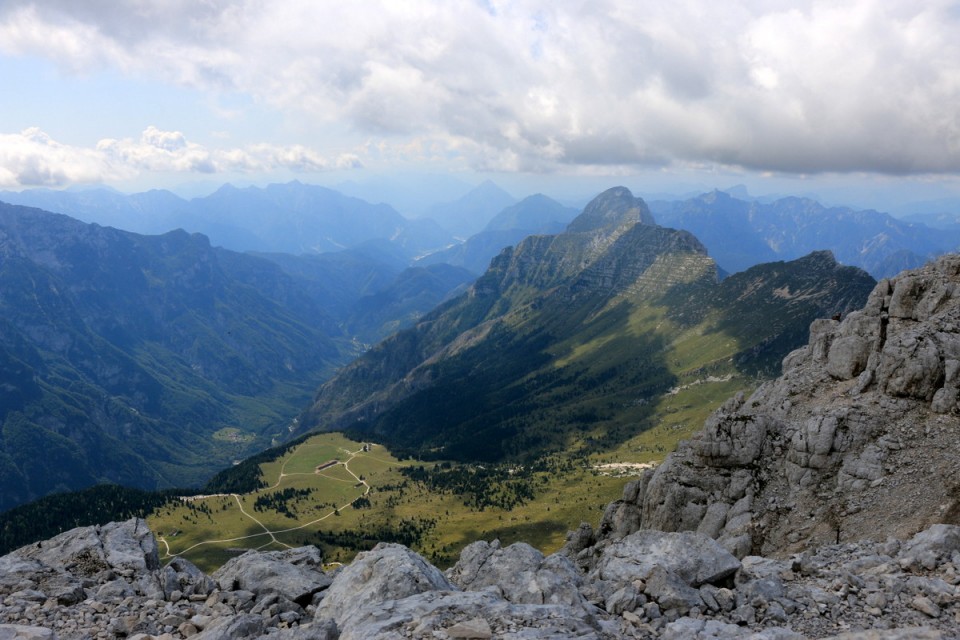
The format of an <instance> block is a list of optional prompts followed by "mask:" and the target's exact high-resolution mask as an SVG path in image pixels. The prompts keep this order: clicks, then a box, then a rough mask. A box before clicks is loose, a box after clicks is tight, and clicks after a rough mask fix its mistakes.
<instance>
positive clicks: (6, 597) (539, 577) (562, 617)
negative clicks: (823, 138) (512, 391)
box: [0, 519, 960, 640]
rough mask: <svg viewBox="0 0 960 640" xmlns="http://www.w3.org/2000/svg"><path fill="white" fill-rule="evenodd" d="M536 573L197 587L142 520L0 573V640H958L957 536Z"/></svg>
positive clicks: (532, 566) (635, 538)
mask: <svg viewBox="0 0 960 640" xmlns="http://www.w3.org/2000/svg"><path fill="white" fill-rule="evenodd" d="M591 533H592V532H591V531H589V529H588V528H586V527H585V528H582V529H581V530H579V531H577V532H574V533H572V534H571V537H570V538H571V539H570V544H568V546H567V548H566V549H565V551H564V552H561V553H557V554H554V555H550V556H546V557H545V556H544V555H543V554H542V553H540V552H539V551H537V550H536V549H534V548H533V547H530V546H529V545H527V544H524V543H517V544H514V545H511V546H508V547H505V548H502V547H501V546H500V545H499V544H498V543H497V542H493V543H489V542H483V541H481V542H475V543H473V544H471V545H469V546H468V547H467V548H466V549H464V551H463V553H462V554H461V556H460V560H459V562H457V564H456V565H455V566H454V567H452V568H451V569H449V570H448V571H446V572H445V573H444V572H442V571H440V570H439V569H437V568H436V567H434V566H432V565H430V564H429V563H428V562H427V561H426V560H424V559H423V558H422V557H420V556H419V555H417V554H416V553H414V552H413V551H411V550H410V549H407V548H405V547H403V546H400V545H395V544H380V545H378V546H377V547H376V548H374V549H373V550H372V551H369V552H365V553H361V554H359V555H358V556H357V558H356V559H355V560H354V562H353V563H351V564H350V565H348V566H346V567H343V568H341V569H338V570H336V571H334V572H332V573H328V572H325V571H324V570H323V569H322V565H321V558H320V554H319V552H318V551H317V549H316V548H314V547H303V548H299V549H289V550H284V551H275V552H257V551H249V552H247V553H245V554H243V555H241V556H239V557H236V558H234V559H232V560H231V561H229V562H228V563H227V564H226V565H224V566H223V567H222V568H221V569H219V570H218V571H216V572H215V573H214V574H212V575H206V574H204V573H203V572H201V571H200V570H199V569H197V568H196V567H195V566H193V565H192V564H191V563H189V562H187V561H185V560H183V559H181V558H176V559H174V560H173V561H171V562H170V563H168V564H166V565H165V566H161V564H160V562H159V561H158V557H157V545H156V541H155V539H154V537H153V534H152V533H151V532H150V531H149V530H148V529H147V527H146V525H145V523H144V522H143V521H142V520H136V519H135V520H130V521H128V522H123V523H112V524H108V525H105V526H103V527H85V528H79V529H74V530H72V531H68V532H66V533H63V534H61V535H59V536H57V537H56V538H53V539H51V540H48V541H45V542H42V543H40V544H37V545H31V546H29V547H24V548H22V549H19V550H17V551H15V552H13V553H11V554H9V555H7V556H4V557H2V558H0V639H3V640H8V639H14V638H21V639H31V640H34V639H35V640H41V639H42V640H47V639H54V638H59V639H61V640H69V639H74V638H76V639H80V638H131V639H136V640H148V639H152V638H158V639H159V638H162V639H174V638H191V637H192V638H196V639H198V640H211V639H216V640H227V639H244V638H274V639H276V640H282V639H289V640H294V639H296V640H308V639H317V640H336V639H338V638H339V639H340V640H361V639H362V640H369V639H373V638H436V639H443V638H451V639H458V638H459V639H469V638H474V639H483V638H509V639H516V640H520V639H535V638H582V639H591V638H593V639H602V638H611V639H612V638H665V639H674V640H679V639H687V638H691V639H694V640H696V639H703V640H708V639H710V640H713V639H723V638H731V639H732V638H753V639H757V640H760V639H765V640H800V639H802V638H824V637H830V638H836V639H837V640H839V639H841V638H842V639H843V640H868V639H870V640H873V639H887V640H894V639H907V638H918V639H921V640H922V639H934V638H957V637H960V587H958V585H960V527H956V526H951V525H934V526H932V527H930V528H928V529H926V530H925V531H923V532H921V533H919V534H917V535H915V536H913V537H912V538H911V539H909V540H906V541H902V542H901V541H896V540H888V541H886V542H883V543H875V542H858V543H846V544H839V545H829V546H824V547H821V548H819V549H816V550H811V551H809V552H804V553H799V554H796V555H793V556H790V557H786V558H783V559H771V558H763V557H758V556H747V557H744V558H743V559H741V560H738V559H737V558H736V557H735V556H734V555H733V554H731V553H730V552H729V551H727V550H725V549H724V548H723V547H722V546H720V545H719V544H718V543H717V542H716V541H714V540H713V539H712V538H709V537H708V536H706V535H704V534H702V533H696V532H682V533H681V532H661V531H652V530H642V531H637V532H635V533H632V534H629V535H627V536H624V537H623V538H621V539H619V540H617V541H616V542H613V543H610V544H607V545H604V547H603V549H602V550H601V551H599V552H597V554H596V555H595V557H594V558H593V562H592V563H591V564H592V568H591V569H590V570H589V571H583V570H581V569H580V568H578V567H577V563H576V562H575V561H574V560H572V559H571V557H570V555H571V554H573V555H576V553H577V552H576V550H577V548H582V549H588V548H589V549H594V548H596V546H595V545H593V544H592V543H593V542H594V541H593V540H591V539H590V534H591Z"/></svg>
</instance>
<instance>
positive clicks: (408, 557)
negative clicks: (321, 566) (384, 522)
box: [316, 542, 456, 629]
mask: <svg viewBox="0 0 960 640" xmlns="http://www.w3.org/2000/svg"><path fill="white" fill-rule="evenodd" d="M437 590H456V587H454V586H453V584H451V583H450V582H449V581H448V580H447V578H446V577H445V576H444V575H443V573H441V572H440V570H439V569H437V568H436V567H434V566H433V565H431V564H429V563H428V562H427V561H426V560H424V559H423V558H421V557H420V556H419V555H417V554H416V553H414V552H413V551H411V550H410V549H407V548H406V547H404V546H402V545H398V544H388V543H383V542H381V543H380V544H378V545H377V546H376V547H374V548H373V549H372V550H371V551H365V552H362V553H359V554H357V557H356V558H355V559H354V561H353V562H351V563H350V565H349V566H347V567H345V568H344V569H343V570H342V571H341V572H340V573H338V574H337V576H336V577H335V578H334V580H333V583H332V584H331V585H330V587H329V588H328V589H327V593H326V595H325V596H324V598H323V601H322V602H321V603H320V606H319V607H317V613H316V618H317V619H323V618H329V619H331V620H333V621H334V622H336V623H337V626H338V627H340V628H341V629H343V628H344V626H343V625H344V624H345V623H346V622H347V621H348V620H352V619H353V618H354V617H356V615H358V613H359V612H360V611H361V610H367V609H370V608H372V607H374V606H376V605H379V604H381V603H383V602H387V601H393V600H399V599H402V598H407V597H409V596H412V595H414V594H418V593H423V592H424V591H437Z"/></svg>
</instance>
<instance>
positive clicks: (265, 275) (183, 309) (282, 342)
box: [0, 203, 473, 509]
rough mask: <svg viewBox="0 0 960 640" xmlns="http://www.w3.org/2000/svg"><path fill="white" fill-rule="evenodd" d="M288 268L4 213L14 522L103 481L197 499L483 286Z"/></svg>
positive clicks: (430, 275) (0, 224) (0, 232)
mask: <svg viewBox="0 0 960 640" xmlns="http://www.w3.org/2000/svg"><path fill="white" fill-rule="evenodd" d="M357 251H360V250H357ZM378 254H379V255H381V256H382V255H384V254H383V253H382V252H378ZM273 257H274V259H273V260H270V259H267V258H266V257H262V256H256V255H251V254H241V253H236V252H233V251H229V250H227V249H222V248H216V247H212V246H211V245H210V242H209V240H208V239H207V238H206V237H205V236H203V235H200V234H197V233H194V234H188V233H187V232H185V231H182V230H178V231H172V232H169V233H165V234H162V235H157V236H144V235H139V234H135V233H130V232H126V231H119V230H117V229H113V228H109V227H101V226H99V225H96V224H85V223H82V222H80V221H77V220H75V219H72V218H69V217H67V216H65V215H60V214H53V213H49V212H45V211H42V210H39V209H33V208H28V207H21V206H14V205H8V204H2V203H0V327H2V330H0V423H2V431H0V436H2V437H0V485H2V486H3V491H2V493H0V509H5V508H9V507H10V506H13V505H16V504H19V503H22V502H25V501H28V500H32V499H35V498H37V497H39V496H42V495H45V494H47V493H50V492H52V491H63V490H69V489H77V488H81V487H84V486H88V485H90V484H94V483H98V482H114V483H121V484H126V485H129V486H134V487H141V488H156V487H164V486H185V485H197V484H199V483H201V482H202V481H204V480H206V479H207V478H208V477H209V476H210V475H212V474H213V473H214V472H215V471H217V470H218V469H220V468H222V467H224V466H226V465H229V464H230V462H232V461H233V460H236V459H238V458H242V457H244V456H245V455H249V453H252V452H254V451H257V450H259V449H263V448H264V447H266V446H269V445H270V443H271V441H272V440H273V439H274V438H282V437H284V436H285V432H286V427H287V424H288V423H289V421H290V420H291V419H292V418H293V417H294V416H296V414H297V413H298V412H299V411H300V410H301V409H302V407H303V406H304V405H305V404H306V403H307V402H308V400H309V398H310V394H311V392H312V391H313V390H314V389H315V388H316V386H317V385H318V384H319V383H320V382H322V381H323V380H324V379H326V378H327V377H328V376H329V375H330V374H331V373H332V372H333V371H334V369H335V368H336V367H337V366H340V365H342V364H344V363H345V362H347V361H348V360H349V359H350V358H352V357H353V356H354V355H355V354H356V353H357V352H358V350H359V348H360V346H359V344H358V343H360V342H363V341H364V340H367V341H370V342H373V341H376V340H379V339H380V338H381V337H383V335H384V334H385V333H387V332H392V331H393V330H395V329H396V328H397V327H398V326H402V325H403V324H404V323H406V322H410V321H412V319H413V318H416V317H419V316H420V315H422V313H424V312H426V311H428V310H429V309H430V308H432V307H433V306H435V305H436V303H437V302H439V301H440V300H442V299H443V298H444V296H446V295H447V293H448V292H449V291H451V290H455V289H456V288H457V287H459V286H462V284H463V283H464V282H466V281H469V280H472V277H473V276H472V275H471V274H469V273H467V272H465V271H464V270H462V269H457V268H454V267H446V266H437V267H431V268H408V267H406V266H405V265H404V263H403V261H400V260H398V261H396V262H395V263H390V262H389V261H387V260H385V259H383V258H381V262H380V263H377V264H380V267H379V270H375V269H374V270H373V271H371V269H372V267H371V264H373V263H372V261H371V260H370V259H369V258H366V257H362V256H361V258H360V259H359V260H358V264H359V266H357V267H356V268H354V269H350V268H347V267H344V264H345V261H344V260H339V261H327V262H326V263H324V262H323V260H322V256H313V257H314V258H317V259H318V261H319V262H320V264H318V265H311V264H310V260H311V256H301V257H298V256H286V257H285V258H284V259H281V258H278V257H276V256H273ZM278 262H279V263H288V262H289V263H293V264H300V267H299V269H300V272H299V273H298V272H297V270H296V269H294V268H293V267H291V266H290V265H289V264H287V265H286V267H287V269H289V270H290V271H292V272H293V273H288V272H287V271H285V270H284V269H283V268H281V264H278ZM310 268H313V271H310ZM344 274H349V275H350V277H353V278H354V279H355V281H353V282H350V281H348V282H344V280H345V279H347V280H349V279H348V278H345V277H342V276H344ZM359 281H363V282H364V283H365V284H366V285H367V286H366V287H365V288H363V287H360V286H359V284H358V282H359ZM332 283H336V284H332ZM337 287H346V288H348V289H351V292H350V293H343V292H342V290H337ZM338 296H339V297H338ZM338 302H339V303H338ZM351 326H355V328H356V332H355V333H350V327H351Z"/></svg>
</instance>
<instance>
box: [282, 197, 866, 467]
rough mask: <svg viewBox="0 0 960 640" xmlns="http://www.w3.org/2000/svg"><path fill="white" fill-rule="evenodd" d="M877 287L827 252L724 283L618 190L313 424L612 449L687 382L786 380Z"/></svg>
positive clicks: (478, 290)
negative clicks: (812, 326)
mask: <svg viewBox="0 0 960 640" xmlns="http://www.w3.org/2000/svg"><path fill="white" fill-rule="evenodd" d="M873 282H874V281H873V279H872V278H871V277H870V276H869V275H867V274H866V273H864V272H863V271H862V270H860V269H856V268H852V267H843V266H840V265H839V264H837V263H836V261H835V260H834V259H833V258H832V256H831V255H830V254H829V253H824V252H820V253H814V254H811V255H810V256H808V257H806V258H803V259H801V260H797V261H794V262H789V263H782V262H781V263H775V264H769V265H763V266H760V267H756V268H755V269H751V270H748V271H746V272H744V273H742V274H738V275H737V276H734V277H730V278H726V279H724V280H723V281H722V282H721V281H720V280H719V274H718V269H717V266H716V263H714V261H713V260H712V259H711V258H710V257H708V255H707V251H706V249H705V248H704V246H703V245H702V244H701V243H700V242H699V241H698V240H697V239H696V238H695V237H694V236H693V235H691V234H690V233H688V232H685V231H678V230H674V229H669V228H666V227H661V226H657V225H656V224H655V222H654V218H653V216H652V214H651V213H650V211H649V209H648V208H647V206H646V204H645V203H644V202H643V201H642V200H640V199H637V198H635V197H633V195H632V194H631V193H630V192H629V190H627V189H625V188H622V187H619V188H614V189H611V190H608V191H606V192H604V193H603V194H601V195H599V196H598V197H597V198H595V199H594V200H593V201H592V202H591V203H590V204H588V205H587V207H586V208H585V209H584V210H583V212H582V213H581V214H580V215H579V216H577V217H576V218H575V219H574V220H573V221H572V222H571V223H570V224H569V225H568V227H567V229H566V231H565V232H563V233H560V234H558V235H552V236H549V235H543V236H532V237H528V238H527V239H525V240H524V241H522V242H520V243H519V244H518V245H517V246H516V247H515V248H509V249H506V250H504V251H503V252H502V253H501V254H500V255H498V256H497V257H496V258H495V259H494V260H493V262H492V264H491V266H490V268H489V269H488V270H487V272H486V273H485V274H484V275H483V276H481V277H480V278H479V279H478V280H477V281H476V282H475V283H474V284H473V285H472V286H471V287H470V288H469V290H468V291H467V292H466V293H464V294H462V295H461V296H459V297H458V298H455V299H453V300H451V301H449V302H447V303H445V304H443V305H441V306H440V307H438V308H437V309H436V310H434V311H433V312H431V313H430V314H428V315H427V316H424V317H423V318H422V319H421V320H420V321H419V322H418V323H417V324H416V325H415V326H413V327H412V328H410V329H406V330H403V331H401V332H399V333H397V334H396V335H394V336H392V337H390V338H388V339H387V340H385V341H384V342H382V343H380V344H379V345H377V346H376V347H374V348H373V349H371V350H369V351H367V352H366V353H364V354H363V355H362V356H361V357H360V358H358V359H357V360H356V361H355V362H353V363H352V364H350V365H349V366H347V367H345V368H344V369H343V370H341V371H340V372H339V373H338V375H337V376H336V377H335V378H333V379H332V380H330V381H329V382H327V383H325V384H324V385H323V386H322V387H321V388H320V390H319V392H318V393H317V397H316V398H315V400H314V403H313V405H312V407H311V408H310V409H309V410H307V411H306V412H305V413H304V414H303V416H301V419H300V424H299V429H300V430H303V431H306V430H310V429H316V428H320V429H332V430H336V429H351V430H354V431H356V432H357V433H359V434H364V435H366V436H367V437H376V438H379V439H382V440H384V441H386V442H387V443H389V444H390V445H391V446H392V447H393V448H394V449H395V450H406V451H408V452H410V453H414V454H416V455H418V456H421V457H433V458H452V459H458V460H502V459H524V458H528V457H530V456H536V455H538V454H539V453H542V452H544V451H550V450H556V449H566V448H570V447H576V446H585V447H589V446H591V443H594V444H596V445H597V446H610V445H612V444H615V443H617V442H621V441H623V440H625V439H627V438H629V437H631V436H632V435H636V434H637V433H639V432H640V431H642V430H644V429H646V428H649V427H650V426H651V425H650V424H649V423H648V422H647V419H648V418H649V416H650V414H651V410H652V408H653V407H654V406H655V404H656V402H657V401H658V399H659V398H661V397H662V396H663V395H664V394H666V393H668V392H669V391H670V390H671V389H672V388H675V387H676V386H677V385H679V384H683V383H689V382H691V381H693V380H700V381H702V379H703V378H706V377H707V376H710V375H712V376H724V375H745V376H755V375H771V374H775V373H776V370H777V367H778V366H779V361H780V359H781V358H782V357H783V356H784V355H785V354H786V353H787V352H788V351H789V350H790V349H792V348H793V347H794V346H796V344H798V341H800V340H802V339H803V337H804V336H805V331H806V328H807V326H808V325H809V323H810V322H811V321H812V320H813V319H814V318H817V317H822V316H830V315H833V314H835V313H838V312H839V313H843V312H845V311H847V310H850V309H854V308H856V307H857V306H859V305H860V304H862V302H863V300H864V299H865V297H866V295H867V293H868V292H869V290H870V288H871V287H872V286H873Z"/></svg>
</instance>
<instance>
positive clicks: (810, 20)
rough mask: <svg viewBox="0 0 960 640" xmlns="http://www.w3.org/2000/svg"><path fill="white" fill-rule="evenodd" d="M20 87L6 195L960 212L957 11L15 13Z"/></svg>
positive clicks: (400, 2)
mask: <svg viewBox="0 0 960 640" xmlns="http://www.w3.org/2000/svg"><path fill="white" fill-rule="evenodd" d="M0 86H2V87H3V90H2V92H0V189H22V188H33V187H50V188H66V187H76V186H82V185H96V184H104V185H109V186H112V187H115V188H118V189H121V190H124V191H128V192H131V191H142V190H146V189H149V188H154V187H163V188H172V189H174V190H178V189H179V190H180V191H189V190H190V189H191V188H193V189H195V190H196V189H204V188H207V187H210V188H209V189H208V192H209V191H212V190H213V187H212V186H211V185H218V184H222V183H224V182H233V183H234V184H267V183H269V182H282V181H287V180H291V179H299V180H301V181H303V182H309V183H314V184H330V185H332V184H336V183H338V182H342V181H348V180H349V181H352V182H360V183H362V182H364V181H373V180H377V179H380V178H383V177H385V176H387V177H389V176H397V175H405V174H411V173H420V174H443V175H450V176H454V177H456V179H458V180H461V181H463V182H465V183H468V184H477V183H479V182H481V181H482V180H484V179H488V178H490V179H493V180H494V181H495V182H497V183H498V184H501V185H503V186H505V187H507V188H508V189H510V190H512V191H513V192H514V193H515V194H516V195H525V193H524V192H530V193H533V192H535V191H543V192H546V193H559V192H569V193H570V194H573V193H574V192H576V191H577V190H578V189H579V190H590V189H599V188H603V187H605V186H613V185H615V184H625V185H627V186H631V187H632V188H634V189H639V190H646V191H650V192H668V191H678V190H680V191H682V190H688V189H694V190H695V189H698V188H701V187H710V188H712V187H720V188H723V187H728V186H731V185H734V184H744V185H747V186H748V188H749V189H750V190H751V192H753V193H757V194H763V193H798V194H808V193H814V194H815V193H820V194H825V197H826V199H828V200H829V199H833V200H837V199H842V198H844V197H846V198H847V199H848V200H851V201H852V202H853V201H859V202H862V203H864V204H869V205H872V206H882V203H883V202H885V201H889V202H892V201H893V200H895V199H898V198H899V199H900V200H904V201H909V200H916V201H920V200H925V199H935V198H943V197H950V196H953V197H960V2H954V1H947V0H924V1H923V2H917V1H916V0H909V1H901V0H848V1H844V2H836V1H835V0H831V1H829V2H820V1H815V0H794V1H786V0H782V1H781V0H756V1H753V0H725V1H724V2H715V1H706V0H671V2H661V1H655V2H654V1H643V0H590V1H587V2H583V1H572V0H517V1H510V0H503V1H501V0H393V1H387V0H381V1H375V0H350V1H347V2H345V1H343V0H338V1H336V2H333V1H329V0H270V1H268V0H84V1H83V2H77V1H76V0H42V1H30V0H0ZM191 185H192V186H191ZM871 199H872V200H874V201H877V202H876V204H875V203H873V202H871Z"/></svg>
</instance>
